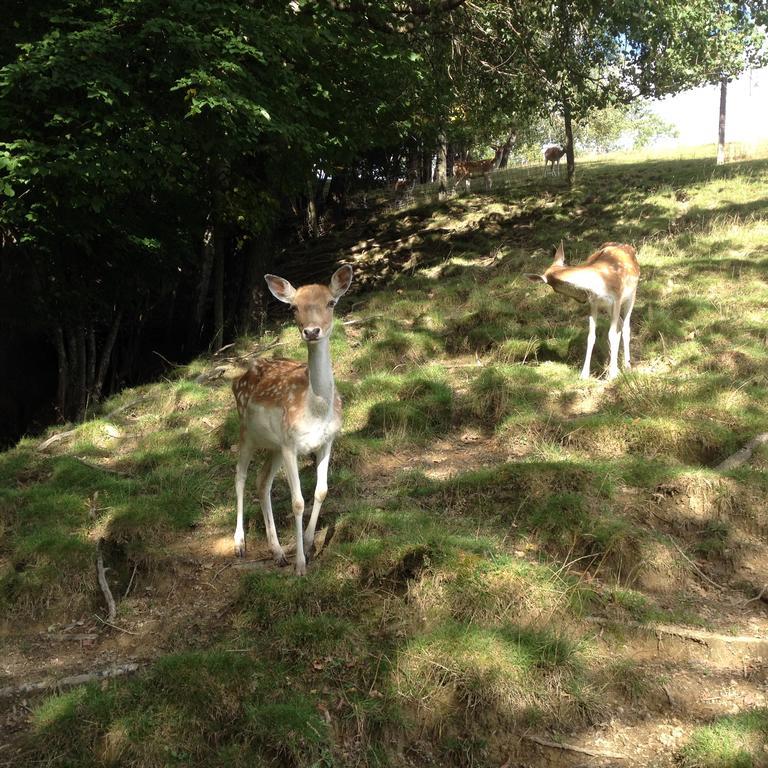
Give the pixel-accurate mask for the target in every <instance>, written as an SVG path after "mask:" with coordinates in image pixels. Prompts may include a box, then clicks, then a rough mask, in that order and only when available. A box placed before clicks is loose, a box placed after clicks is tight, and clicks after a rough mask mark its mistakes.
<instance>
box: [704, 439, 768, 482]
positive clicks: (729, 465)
mask: <svg viewBox="0 0 768 768" xmlns="http://www.w3.org/2000/svg"><path fill="white" fill-rule="evenodd" d="M761 445H768V432H762V433H761V434H759V435H757V437H754V438H752V440H750V441H749V442H748V443H747V444H746V445H745V446H744V447H743V448H740V449H739V450H738V451H736V453H734V454H731V455H730V456H729V457H728V458H727V459H725V461H721V462H720V463H719V464H718V465H717V466H716V467H715V471H716V472H730V471H731V470H732V469H736V468H737V467H740V466H741V465H742V464H746V463H747V462H748V461H749V460H750V459H751V458H752V454H753V453H754V452H755V450H756V449H757V448H759V447H760V446H761Z"/></svg>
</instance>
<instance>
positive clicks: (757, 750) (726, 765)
mask: <svg viewBox="0 0 768 768" xmlns="http://www.w3.org/2000/svg"><path fill="white" fill-rule="evenodd" d="M766 750H768V710H766V709H764V708H762V709H754V710H751V711H748V712H742V713H740V714H738V715H728V716H725V717H720V718H718V719H717V720H715V721H714V722H713V723H711V724H710V725H706V726H702V727H701V728H697V729H696V730H695V731H694V732H693V735H692V736H691V737H690V739H689V740H688V743H687V744H686V745H685V747H683V749H682V750H681V751H680V763H681V765H682V766H684V767H685V768H757V767H758V766H761V765H765V753H766Z"/></svg>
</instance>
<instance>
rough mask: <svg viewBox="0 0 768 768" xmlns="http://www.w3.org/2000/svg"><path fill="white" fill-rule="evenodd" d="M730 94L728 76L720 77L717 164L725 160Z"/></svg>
mask: <svg viewBox="0 0 768 768" xmlns="http://www.w3.org/2000/svg"><path fill="white" fill-rule="evenodd" d="M727 96H728V78H726V77H723V78H721V79H720V117H719V121H718V128H717V164H718V165H722V164H723V163H724V162H725V102H726V99H727Z"/></svg>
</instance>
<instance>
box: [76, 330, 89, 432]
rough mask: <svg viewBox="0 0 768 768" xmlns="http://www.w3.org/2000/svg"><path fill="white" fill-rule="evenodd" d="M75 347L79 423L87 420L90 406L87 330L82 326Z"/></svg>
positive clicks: (77, 415)
mask: <svg viewBox="0 0 768 768" xmlns="http://www.w3.org/2000/svg"><path fill="white" fill-rule="evenodd" d="M75 345H76V349H77V398H76V402H77V414H76V418H77V421H82V420H83V419H84V418H85V411H86V408H87V406H88V386H87V381H88V370H87V362H86V361H87V353H86V349H85V328H83V326H82V325H78V326H77V330H76V336H75Z"/></svg>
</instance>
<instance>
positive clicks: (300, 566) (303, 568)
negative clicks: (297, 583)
mask: <svg viewBox="0 0 768 768" xmlns="http://www.w3.org/2000/svg"><path fill="white" fill-rule="evenodd" d="M296 575H297V576H306V575H307V564H306V563H300V562H298V561H297V562H296Z"/></svg>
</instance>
